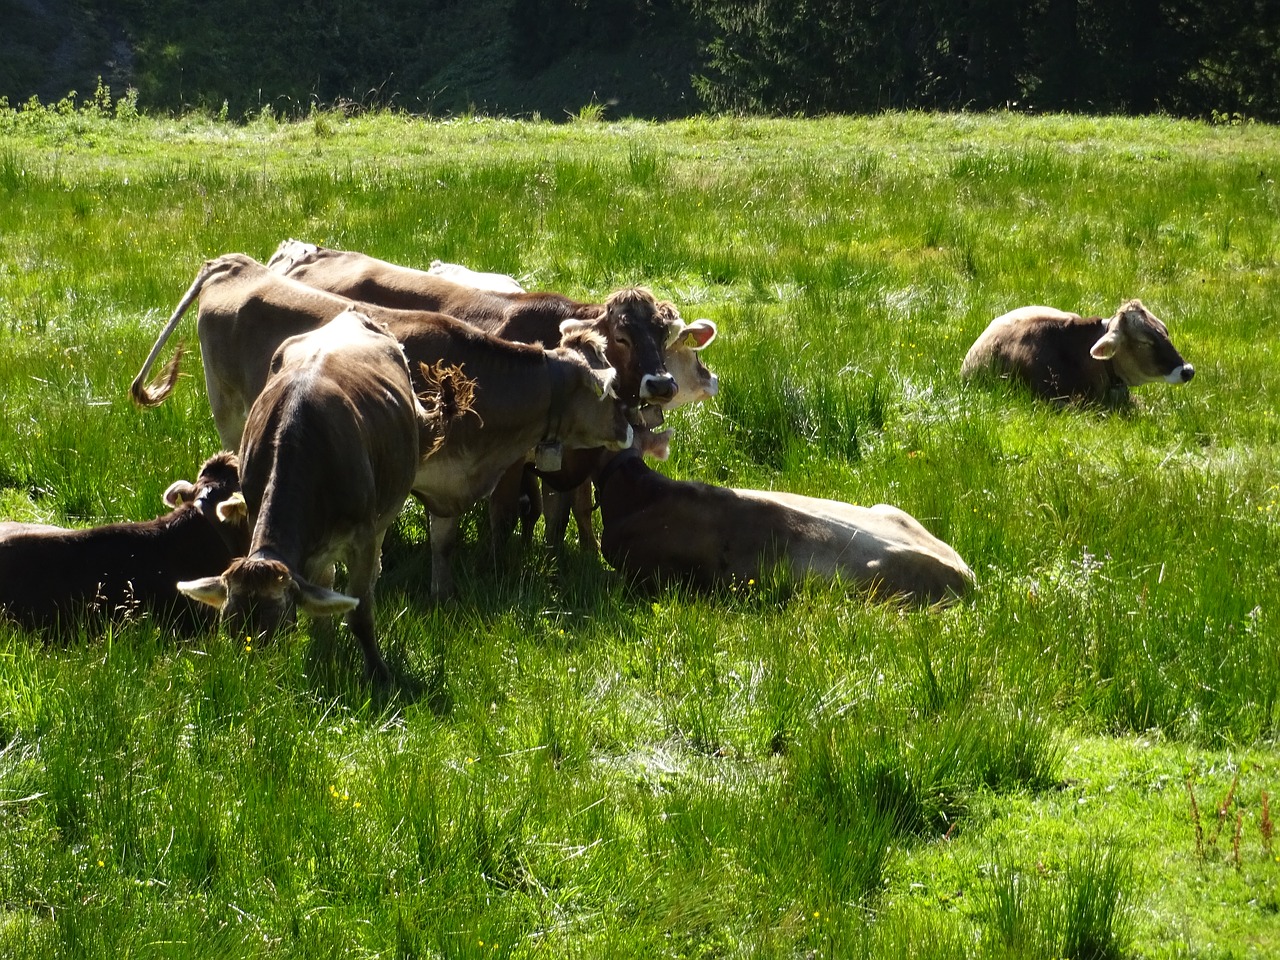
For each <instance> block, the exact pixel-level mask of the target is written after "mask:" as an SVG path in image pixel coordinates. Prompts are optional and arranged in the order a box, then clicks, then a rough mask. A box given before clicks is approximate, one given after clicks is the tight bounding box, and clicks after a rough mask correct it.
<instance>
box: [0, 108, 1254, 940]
mask: <svg viewBox="0 0 1280 960" xmlns="http://www.w3.org/2000/svg"><path fill="white" fill-rule="evenodd" d="M129 106H130V105H129V104H127V103H121V104H120V105H112V104H111V103H110V102H109V101H108V102H106V103H103V102H101V100H100V101H99V102H98V103H97V105H90V106H88V107H81V106H77V105H74V104H70V103H67V104H64V105H62V106H61V107H56V106H55V107H51V108H46V109H38V110H37V109H23V110H17V111H15V110H11V109H7V108H6V109H0V397H2V398H3V400H2V402H0V516H2V517H3V518H5V519H17V520H34V521H41V522H49V523H57V524H63V525H90V524H97V523H103V522H107V521H114V520H120V519H145V518H149V517H152V516H155V515H157V514H159V513H160V512H162V510H163V505H162V503H161V493H162V492H163V490H164V489H165V488H166V487H167V486H168V485H169V483H170V482H171V481H173V480H174V479H177V478H179V477H185V478H188V479H192V478H193V477H194V474H195V472H196V470H197V469H198V467H199V465H200V463H201V462H202V461H203V460H204V458H205V457H207V456H208V455H210V454H211V453H213V452H214V451H215V450H216V449H217V436H216V433H215V431H214V428H213V423H212V420H211V418H210V415H209V411H208V405H207V402H206V399H205V394H204V385H203V380H202V378H201V376H200V365H199V357H198V350H195V349H193V350H191V351H190V352H189V354H188V356H187V357H186V359H185V360H184V369H185V373H186V376H184V378H183V379H182V380H181V382H180V383H179V385H178V389H177V390H176V391H175V394H174V396H172V397H171V398H170V399H169V400H168V401H166V402H165V403H164V404H163V405H162V406H160V407H158V408H156V409H152V410H140V409H137V408H135V407H134V406H133V405H132V403H131V401H130V399H129V396H128V386H129V383H130V381H131V379H132V378H133V376H134V374H135V373H136V372H137V370H138V368H139V366H140V365H141V363H142V360H143V359H144V358H145V356H146V354H147V351H148V350H149V349H150V346H151V343H152V342H153V339H154V337H155V335H156V334H157V333H158V332H159V330H160V328H161V326H162V325H163V323H164V321H165V319H166V318H167V317H168V315H169V313H170V312H171V310H172V309H173V307H174V306H175V305H176V304H177V302H178V300H179V299H180V298H181V296H182V294H183V293H184V291H185V290H186V289H187V287H188V285H189V284H190V283H191V280H192V279H193V278H194V276H195V274H196V271H197V269H198V268H199V266H200V264H201V262H202V261H203V260H205V259H206V258H209V257H212V256H216V255H218V254H221V253H226V252H231V251H240V252H245V253H248V254H251V255H252V256H254V257H256V258H258V259H260V260H264V261H265V260H266V259H267V258H268V257H269V256H270V254H271V253H272V251H273V250H274V249H275V247H276V245H277V244H278V243H279V242H280V241H281V240H283V239H285V238H286V237H297V238H299V239H304V240H309V241H312V242H316V243H319V244H322V245H325V246H331V247H338V248H345V249H355V250H362V251H365V252H368V253H371V254H374V255H376V256H379V257H382V258H385V259H388V260H393V261H396V262H400V263H404V264H409V265H416V266H421V267H425V266H426V265H427V264H428V263H429V262H430V261H431V260H432V259H433V258H440V259H443V260H449V261H454V262H460V263H464V264H466V265H468V266H471V267H474V268H477V269H483V270H497V271H502V272H506V273H511V274H513V275H515V276H517V277H518V278H520V279H521V280H522V281H523V282H524V283H525V285H526V286H527V287H528V288H531V289H551V290H558V291H562V292H565V293H568V294H570V295H574V296H577V297H580V298H583V299H598V298H602V297H604V296H607V295H608V293H609V292H611V291H612V290H614V289H616V288H618V287H620V286H624V285H629V284H635V283H643V284H646V285H648V286H650V287H651V288H652V289H653V290H654V291H655V292H656V293H657V294H658V295H659V296H662V297H667V298H670V299H672V300H674V301H676V302H677V303H678V304H679V305H680V307H681V309H682V312H683V314H684V316H685V318H686V319H689V320H692V319H694V318H696V317H709V318H711V319H712V320H714V321H715V322H716V323H717V325H718V326H719V330H720V335H719V337H718V339H717V340H716V342H715V343H714V344H713V345H712V346H711V347H709V348H708V349H707V351H706V352H705V353H704V358H705V359H706V360H707V362H708V364H709V365H710V366H711V367H712V368H713V369H714V370H715V371H716V372H717V373H718V374H719V377H720V384H721V389H720V395H719V396H718V397H716V398H715V399H713V400H711V401H710V402H708V403H706V404H704V405H701V406H699V407H695V408H691V409H687V410H684V411H680V412H677V413H675V414H673V415H672V416H671V418H670V421H671V422H672V423H673V424H674V426H675V429H676V438H675V440H674V442H673V444H672V449H673V453H672V457H671V459H670V460H669V461H668V462H667V463H666V464H664V465H662V466H661V469H662V470H664V471H665V472H667V473H669V474H670V475H672V476H676V477H681V478H697V479H702V480H707V481H711V482H715V483H723V484H731V485H734V486H752V487H765V488H776V489H787V490H792V491H796V492H799V493H806V494H812V495H818V496H823V497H830V498H836V499H841V500H847V501H851V502H857V503H865V504H872V503H879V502H887V503H892V504H895V505H897V506H900V507H902V508H903V509H905V510H907V511H908V512H910V513H912V514H913V515H914V516H916V517H917V518H919V519H920V520H921V521H922V522H923V523H924V524H925V525H926V526H927V527H928V528H929V529H930V530H931V531H933V532H934V533H935V534H937V535H938V536H940V537H942V538H943V539H944V540H946V541H948V542H949V543H951V544H952V545H953V546H954V547H955V548H956V549H957V550H958V551H959V553H960V554H961V555H962V556H963V557H964V558H965V560H966V561H967V562H968V563H969V565H970V566H971V567H972V568H973V570H974V571H975V573H976V574H977V577H978V587H977V589H976V590H975V591H974V592H973V594H972V595H971V596H969V597H967V598H966V599H964V600H962V601H961V602H959V603H956V604H954V605H952V606H950V607H948V608H945V609H927V610H913V609H901V608H899V607H896V606H893V605H885V604H874V603H870V602H868V601H866V600H864V599H862V598H860V597H859V596H858V595H856V594H848V593H846V592H845V591H843V590H841V589H839V588H836V587H827V586H825V585H819V584H804V585H800V586H795V587H787V586H785V585H782V584H779V583H776V582H762V583H759V584H754V583H753V584H746V585H743V586H742V587H741V588H740V589H738V590H731V591H726V592H724V593H722V594H717V595H711V596H705V595H696V594H691V593H689V592H687V591H684V590H679V589H674V588H673V589H668V590H665V591H662V592H658V593H645V592H641V591H638V590H635V589H633V588H631V587H629V586H628V585H626V584H625V583H623V582H621V581H620V580H619V579H618V578H617V577H616V576H615V575H614V574H613V572H612V571H610V570H609V569H608V568H607V566H605V565H603V564H602V563H601V562H600V561H598V560H597V559H596V558H594V557H590V556H586V555H584V554H582V553H581V552H580V551H578V550H577V548H576V545H575V544H576V541H575V539H574V537H573V535H572V532H571V534H570V538H569V540H570V545H569V546H568V547H567V548H566V550H565V552H564V554H563V556H558V557H557V556H553V555H551V554H549V553H548V551H547V550H546V549H545V548H544V547H543V544H542V542H541V539H540V533H539V534H538V535H536V536H535V540H534V543H533V546H532V548H531V549H530V550H529V551H528V552H527V553H523V554H521V553H520V552H519V551H518V550H515V549H512V550H510V551H506V552H499V553H498V554H497V555H496V556H495V554H494V553H493V551H492V550H491V549H490V547H489V544H488V542H487V539H486V537H487V526H486V521H485V518H484V512H483V508H479V509H477V510H476V511H475V512H474V514H473V516H472V517H471V518H470V519H469V521H468V523H467V524H466V525H465V535H464V544H463V545H462V547H461V549H460V551H459V556H458V560H457V567H456V572H457V577H458V581H459V588H460V589H459V596H458V597H457V598H456V599H455V600H454V601H452V602H450V603H448V604H446V605H443V606H438V607H437V606H433V605H432V604H431V603H430V602H429V600H428V597H427V581H428V575H429V564H430V561H429V555H428V549H427V543H426V533H425V522H424V517H423V515H422V512H421V510H420V508H418V507H417V506H416V505H410V506H408V507H406V509H405V511H404V514H403V516H402V519H401V521H400V523H399V525H398V527H397V529H396V530H395V531H394V535H393V536H391V537H390V538H389V540H388V545H387V549H386V551H385V555H384V575H383V579H382V581H381V582H380V584H379V631H380V637H381V639H382V643H383V648H384V651H385V652H386V654H387V656H388V659H389V661H390V662H391V663H392V664H393V667H394V669H395V670H396V671H397V673H398V676H399V678H400V680H399V683H398V684H397V687H396V689H395V691H394V692H393V693H392V694H390V695H385V696H384V695H379V694H375V693H374V692H372V691H371V690H370V689H369V688H368V687H367V686H366V685H365V684H364V683H363V682H362V680H361V658H360V656H359V654H358V652H357V651H356V649H355V644H354V642H353V641H352V640H351V639H350V637H349V636H348V635H347V634H345V632H344V631H343V630H339V631H338V632H337V639H336V640H335V641H326V640H324V639H322V637H317V638H314V639H313V637H312V635H311V632H310V629H309V625H308V624H307V623H305V622H304V623H303V624H302V625H301V627H300V629H298V630H297V631H296V632H293V633H290V634H288V635H286V636H285V637H283V638H280V639H279V640H277V642H275V643H274V644H272V645H270V646H267V647H262V648H260V647H259V646H257V645H255V644H253V643H247V642H246V639H245V638H244V637H234V636H226V635H220V634H209V635H207V636H200V637H197V638H195V639H194V640H185V641H179V640H177V639H175V638H174V637H172V636H170V635H169V634H168V633H167V632H165V631H164V630H163V629H160V628H158V627H157V626H156V625H154V624H152V623H151V622H149V621H145V620H144V621H142V622H136V623H130V624H125V625H121V626H119V627H117V628H114V629H112V630H109V631H106V632H102V631H91V630H88V629H82V630H81V631H80V632H79V634H78V635H72V636H69V637H66V638H64V639H62V640H60V641H56V642H44V641H42V640H41V639H40V638H37V637H34V636H31V635H29V634H26V633H23V632H22V631H20V630H17V629H15V628H12V627H0V955H4V956H6V957H13V958H56V957H68V958H70V957H77V958H79V957H103V958H121V957H137V958H152V957H155V958H169V957H190V958H206V957H220V958H221V957H229V958H238V957H306V958H312V957H344V958H345V957H351V958H357V957H360V958H363V957H379V958H415V957H424V958H428V957H429V958H479V957H486V958H488V957H493V958H504V957H519V958H524V957H547V958H551V957H556V958H559V957H577V958H584V960H585V958H601V957H610V958H613V957H635V958H650V957H671V958H690V960H692V958H712V957H716V958H718V957H762V958H764V957H769V958H772V957H778V958H820V957H821V958H844V957H857V958H862V957H865V958H904V960H906V958H921V960H925V958H928V960H934V958H939V960H940V958H956V960H960V958H970V957H978V958H993V960H1003V958H1010V960H1012V958H1033V960H1036V958H1038V960H1058V958H1073V960H1090V958H1102V960H1109V958H1130V957H1142V958H1170V960H1171V958H1203V960H1209V958H1213V960H1226V958H1247V957H1248V958H1252V957H1258V958H1263V957H1272V956H1275V955H1277V953H1280V839H1276V838H1273V824H1274V821H1275V820H1276V819H1277V818H1280V810H1277V809H1275V808H1276V797H1277V794H1280V748H1278V747H1277V735H1278V734H1280V576H1278V570H1277V558H1278V557H1280V453H1278V445H1280V418H1278V417H1277V410H1278V408H1280V376H1277V375H1276V370H1277V366H1280V314H1278V310H1280V308H1278V307H1277V304H1280V188H1277V185H1276V180H1277V178H1280V130H1277V129H1276V128H1274V127H1267V126H1263V125H1250V124H1244V125H1236V126H1226V125H1223V126H1210V125H1205V124H1199V123H1192V122H1183V121H1174V120H1169V119H1163V118H1147V119H1094V118H1079V117H1065V116H1045V117H1027V116H1018V115H1008V114H993V115H966V114H958V115H925V114H886V115H882V116H877V117H872V118H860V119H841V118H830V119H822V120H809V121H792V120H748V119H735V118H723V119H717V118H695V119H691V120H685V121H679V122H671V123H665V124H654V123H647V122H639V121H625V122H619V123H607V122H603V121H601V119H600V117H599V115H598V113H597V112H595V111H592V110H589V109H584V111H583V112H582V113H581V114H580V115H579V116H578V117H577V118H575V119H574V120H573V121H571V122H569V123H566V124H561V125H555V124H551V123H544V122H528V121H509V120H497V119H487V118H480V117H462V118H458V119H456V120H452V121H448V122H438V121H437V122H432V121H424V120H421V119H417V118H413V117H409V116H405V115H398V114H393V113H383V114H371V115H365V116H357V117H347V116H344V115H342V114H340V113H336V112H334V113H330V112H318V113H315V114H313V115H312V116H311V117H309V118H306V119H302V120H296V121H290V122H284V121H279V120H277V119H275V118H273V117H272V116H270V115H269V114H267V115H264V116H262V117H260V118H258V119H256V120H254V121H252V122H250V123H247V124H243V125H236V124H231V123H226V122H219V121H217V120H215V119H210V118H207V117H202V116H194V115H193V116H187V117H181V118H177V119H148V118H139V117H136V116H135V115H134V114H133V111H132V110H131V109H129ZM1131 297H1140V298H1141V299H1142V300H1143V302H1144V303H1145V304H1146V305H1147V306H1148V308H1150V309H1151V310H1152V311H1153V312H1154V313H1155V314H1156V315H1157V316H1159V317H1161V318H1162V319H1163V320H1164V321H1165V322H1166V323H1167V324H1168V326H1169V329H1170V333H1171V335H1172V338H1173V340H1174V343H1175V344H1176V345H1177V346H1178V348H1179V349H1180V350H1181V352H1182V353H1183V355H1184V356H1185V357H1186V359H1187V360H1188V361H1189V362H1191V363H1193V364H1194V365H1195V367H1196V371H1197V373H1196V377H1195V379H1194V380H1193V381H1192V382H1191V383H1189V384H1188V385H1186V386H1183V387H1171V386H1168V385H1165V384H1152V385H1149V386H1146V387H1142V388H1139V389H1137V390H1136V391H1135V403H1134V404H1133V407H1132V409H1129V410H1123V411H1106V410H1100V409H1096V408H1090V407H1081V406H1066V407H1055V406H1050V405H1047V404H1043V403H1039V402H1035V401H1033V400H1032V399H1031V398H1030V397H1028V396H1027V395H1025V394H1023V393H1021V392H1018V391H1016V390H1012V389H1008V388H1001V387H979V386H975V385H967V384H962V383H961V382H960V380H959V376H958V374H959V368H960V363H961V359H962V358H963V356H964V353H965V351H966V349H967V348H968V346H969V344H970V343H971V342H972V341H973V339H974V338H975V337H976V336H977V335H978V333H979V332H980V331H981V330H982V329H983V327H984V326H985V325H986V323H987V322H988V321H989V320H990V319H991V318H992V317H994V316H996V315H998V314H1000V313H1003V312H1005V311H1006V310H1009V309H1012V308H1013V307H1016V306H1021V305H1024V304H1031V303H1044V304H1049V305H1053V306H1057V307H1060V308H1063V309H1070V310H1076V311H1079V312H1082V313H1085V314H1086V315H1107V316H1109V315H1110V314H1111V313H1112V312H1113V311H1114V310H1115V309H1116V307H1117V306H1118V305H1119V304H1120V303H1122V302H1123V301H1125V300H1127V299H1129V298H1131ZM181 334H182V335H183V336H184V337H185V338H186V339H187V341H188V343H189V345H191V346H194V345H195V323H194V311H192V314H191V315H190V316H189V318H188V320H187V321H186V325H185V327H184V328H182V330H181ZM167 355H168V354H166V356H167ZM56 573H57V572H56V571H50V576H56Z"/></svg>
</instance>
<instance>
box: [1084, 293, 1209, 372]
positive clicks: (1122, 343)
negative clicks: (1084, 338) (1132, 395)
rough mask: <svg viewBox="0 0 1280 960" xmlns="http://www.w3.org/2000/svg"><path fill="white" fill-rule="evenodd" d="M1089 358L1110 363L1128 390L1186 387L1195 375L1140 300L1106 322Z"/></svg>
mask: <svg viewBox="0 0 1280 960" xmlns="http://www.w3.org/2000/svg"><path fill="white" fill-rule="evenodd" d="M1089 354H1090V356H1092V357H1093V358H1094V359H1095V360H1110V361H1111V362H1112V364H1113V365H1114V367H1115V371H1116V375H1117V376H1118V377H1119V378H1120V379H1121V380H1123V381H1124V382H1125V383H1126V384H1128V385H1129V386H1131V387H1136V386H1138V385H1139V384H1143V383H1151V382H1152V381H1154V380H1164V381H1166V382H1168V383H1186V382H1187V381H1188V380H1190V379H1191V378H1192V377H1194V376H1195V374H1196V370H1195V367H1193V366H1192V365H1191V364H1189V363H1187V362H1186V361H1184V360H1183V359H1182V354H1180V353H1178V351H1177V349H1176V348H1175V347H1174V345H1173V342H1172V341H1171V340H1170V339H1169V331H1168V329H1166V327H1165V325H1164V324H1163V323H1161V322H1160V320H1159V319H1158V318H1157V317H1156V316H1155V315H1154V314H1152V313H1151V311H1149V310H1148V309H1147V308H1146V307H1144V306H1143V305H1142V301H1141V300H1130V301H1129V302H1128V303H1126V304H1125V305H1124V306H1122V307H1121V308H1120V309H1119V310H1118V311H1117V312H1116V315H1115V316H1114V317H1112V318H1111V319H1110V320H1109V321H1107V329H1106V332H1105V333H1104V334H1103V335H1102V336H1101V337H1100V338H1099V339H1098V342H1097V343H1095V344H1094V345H1093V346H1092V347H1091V348H1090V350H1089Z"/></svg>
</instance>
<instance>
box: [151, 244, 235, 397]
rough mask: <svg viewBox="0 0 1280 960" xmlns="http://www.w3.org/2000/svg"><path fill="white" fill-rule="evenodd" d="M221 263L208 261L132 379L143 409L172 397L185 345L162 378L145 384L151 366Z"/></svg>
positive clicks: (163, 371)
mask: <svg viewBox="0 0 1280 960" xmlns="http://www.w3.org/2000/svg"><path fill="white" fill-rule="evenodd" d="M221 263H222V261H221V260H206V261H205V262H204V266H202V267H201V268H200V272H199V273H197V274H196V278H195V280H194V281H193V282H192V284H191V287H190V288H189V289H188V290H187V292H186V294H185V295H184V296H183V298H182V300H181V302H179V304H178V308H177V309H176V310H174V311H173V316H171V317H170V318H169V322H168V323H167V324H165V328H164V329H163V330H161V331H160V336H159V337H158V338H157V339H156V342H155V345H154V346H152V348H151V353H150V354H148V356H147V360H146V362H145V363H143V365H142V369H141V370H139V371H138V375H137V376H136V377H134V378H133V384H132V385H131V386H130V387H129V393H130V395H131V396H132V397H133V402H134V403H136V404H138V406H140V407H154V406H156V405H157V404H159V403H160V402H161V401H162V400H164V398H165V397H167V396H169V394H171V393H173V388H174V386H175V385H176V384H177V382H178V364H179V363H180V362H181V361H182V351H183V344H182V343H179V344H178V346H177V349H175V350H174V351H173V358H172V359H171V360H170V361H169V362H168V363H166V364H165V365H164V369H163V370H161V371H160V375H159V376H158V377H156V378H155V380H153V381H152V382H151V383H146V382H145V381H146V379H147V374H148V373H150V372H151V366H152V364H154V363H155V362H156V357H158V356H159V355H160V351H161V350H162V349H163V348H164V345H165V343H166V342H167V341H168V339H169V336H170V334H172V333H173V331H174V328H175V327H177V325H178V321H179V320H181V319H182V315H183V314H184V313H186V312H187V308H188V307H189V306H191V302H192V301H193V300H195V299H196V298H197V297H198V296H200V291H201V289H202V288H203V287H204V285H205V282H206V281H207V280H208V279H209V277H211V276H212V275H213V274H214V273H215V272H216V270H217V268H218V266H219V265H220V264H221Z"/></svg>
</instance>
